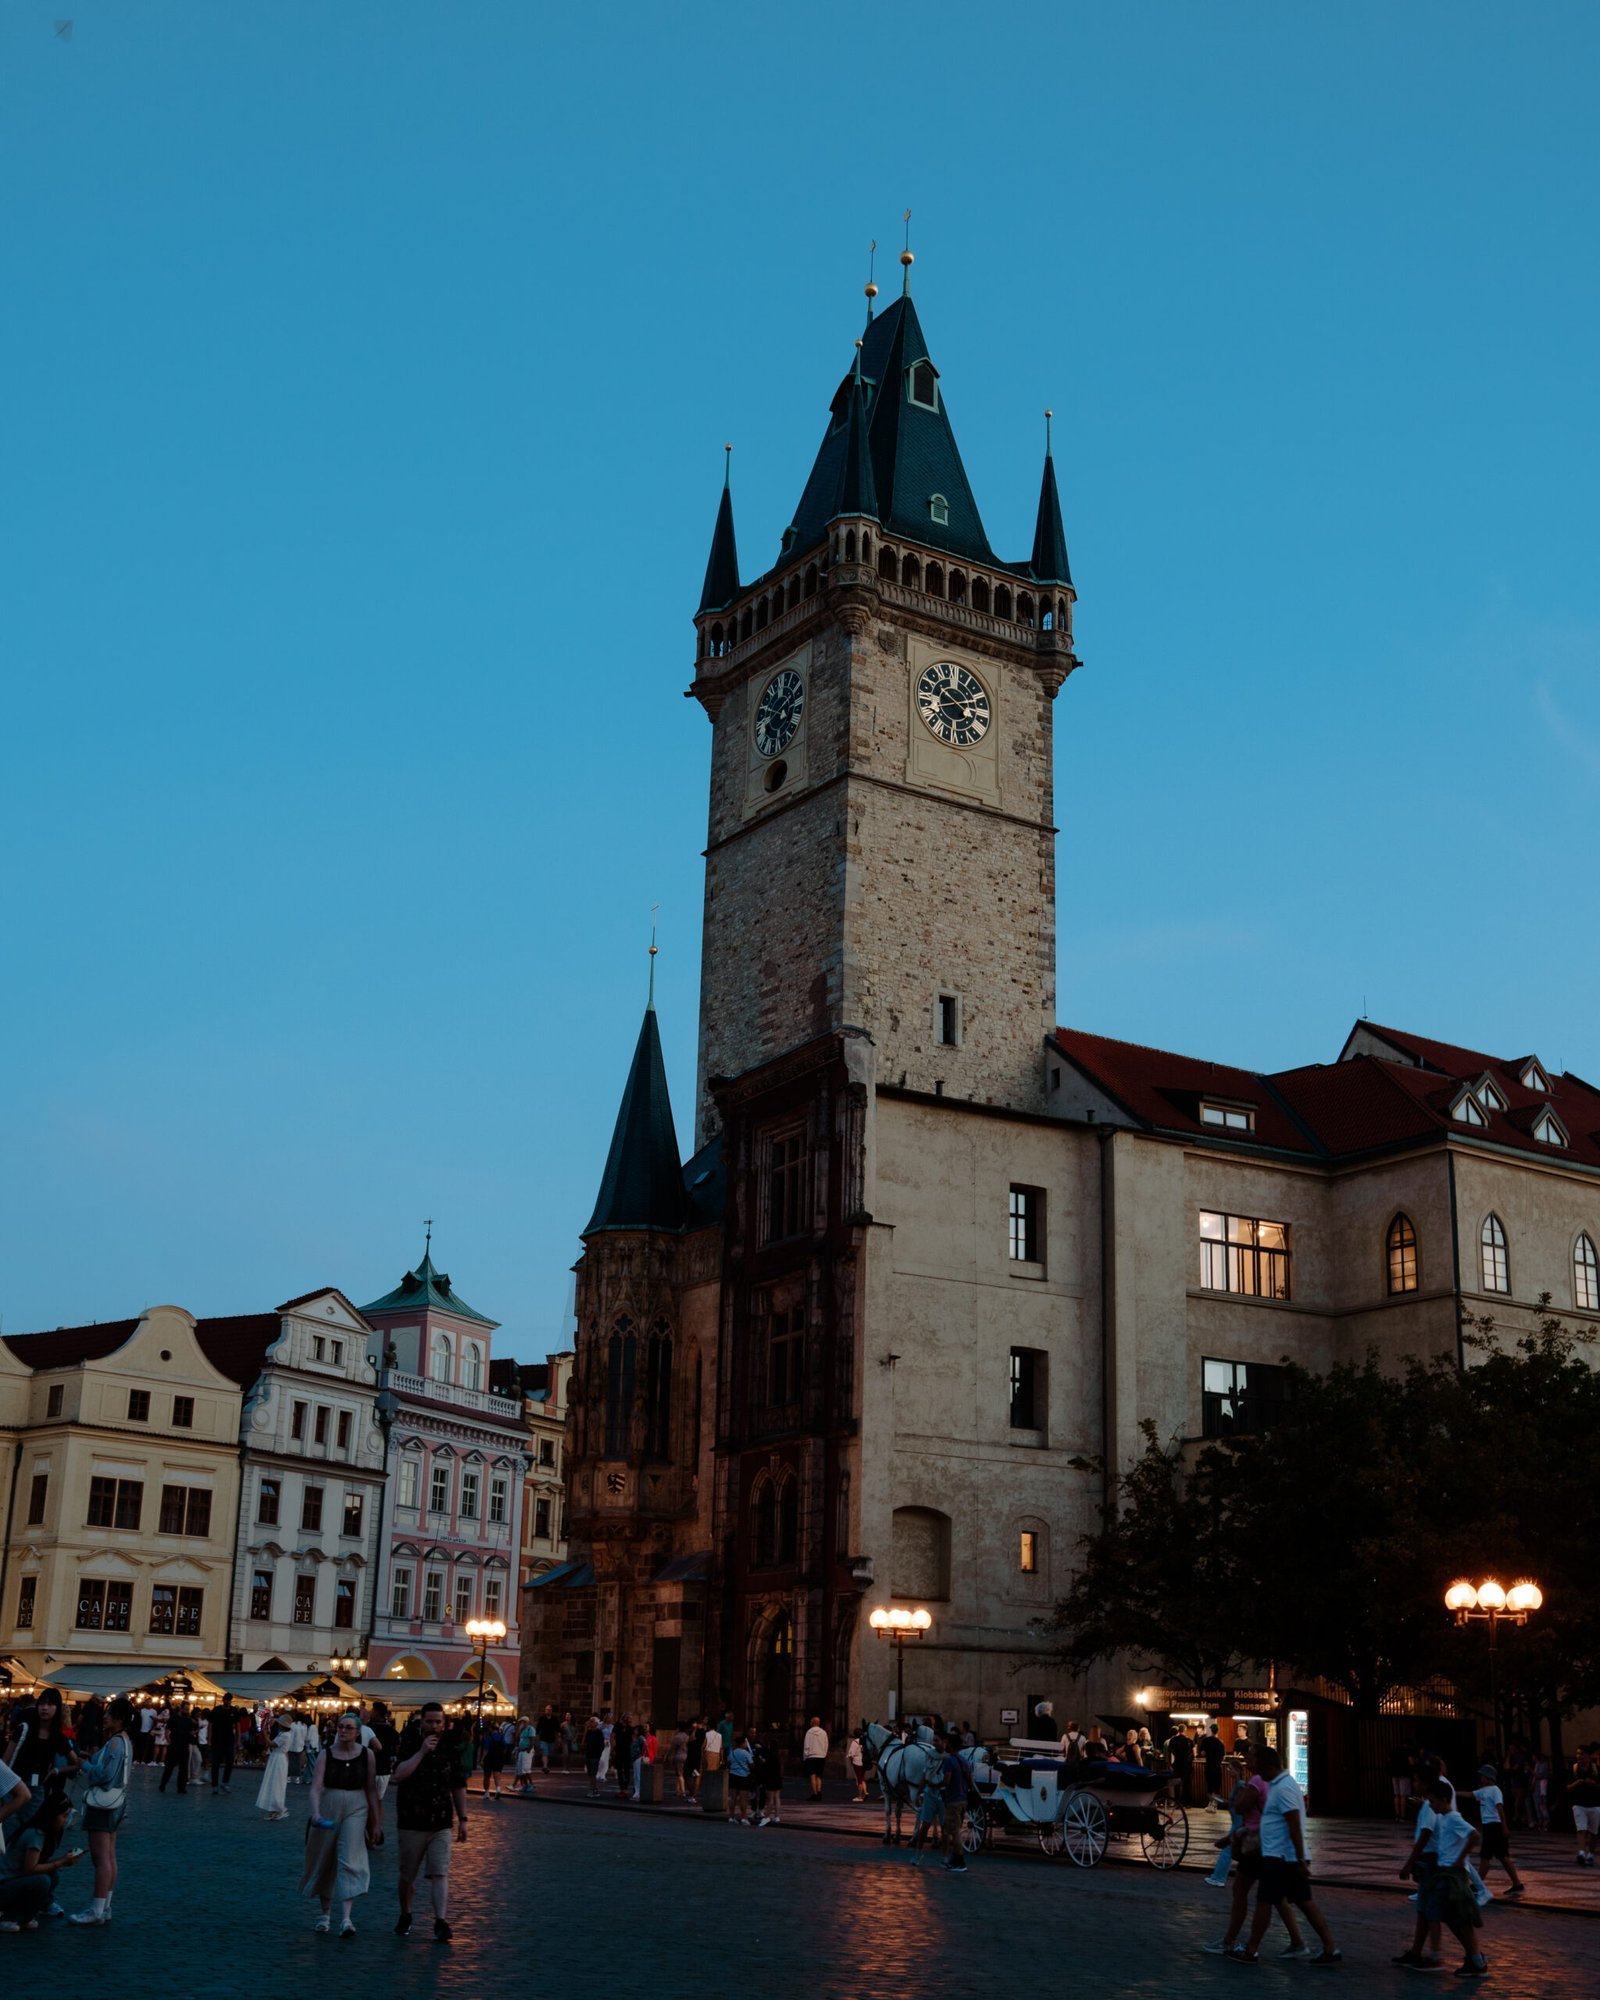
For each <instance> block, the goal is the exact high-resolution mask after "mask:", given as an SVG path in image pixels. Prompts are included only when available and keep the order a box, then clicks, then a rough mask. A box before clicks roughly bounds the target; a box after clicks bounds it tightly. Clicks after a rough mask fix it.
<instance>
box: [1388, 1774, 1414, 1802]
mask: <svg viewBox="0 0 1600 2000" xmlns="http://www.w3.org/2000/svg"><path fill="white" fill-rule="evenodd" d="M1389 1783H1390V1784H1391V1785H1393V1787H1394V1795H1395V1797H1396V1798H1397V1799H1409V1798H1410V1796H1411V1780H1410V1778H1409V1777H1405V1778H1391V1779H1390V1780H1389Z"/></svg>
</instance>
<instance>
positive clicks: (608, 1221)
mask: <svg viewBox="0 0 1600 2000" xmlns="http://www.w3.org/2000/svg"><path fill="white" fill-rule="evenodd" d="M654 964H655V961H654V960H653V959H652V961H651V968H652V973H653V971H654ZM687 1219H688V1203H687V1201H686V1199H685V1195H684V1186H683V1165H682V1162H681V1161H680V1159H679V1157H678V1135H677V1131H676V1129H675V1127H674V1125H673V1122H672V1100H671V1098H670V1097H669V1096H668V1094H667V1067H666V1063H665V1062H664V1061H663V1059H662V1055H661V1034H660V1030H659V1029H658V1028H657V1026H656V1010H655V998H654V994H653V993H652V995H651V1002H650V1005H649V1006H647V1007H646V1008H645V1010H644V1022H643V1025H642V1026H641V1027H640V1029H639V1040H638V1043H637V1045H636V1047H635V1048H634V1051H633V1062H632V1065H631V1066H630V1068H629V1070H628V1081H627V1085H626V1087H625V1088H624V1090H623V1093H622V1104H621V1107H620V1109H619V1110H618V1112H617V1124H616V1130H615V1131H614V1132H613V1133H612V1135H611V1151H610V1152H609V1153H608V1154H607V1155H606V1170H605V1172H604V1174H603V1175H602V1176H601V1178H600V1193H599V1196H598V1197H597V1199H596V1201H595V1205H594V1214H593V1215H591V1216H590V1218H589V1221H588V1226H587V1227H586V1228H585V1229H584V1231H583V1234H584V1235H585V1236H593V1235H595V1234H596V1233H597V1231H599V1230H602V1229H650V1230H662V1231H670V1232H676V1231H678V1230H680V1229H682V1228H683V1226H684V1224H685V1222H686V1221H687Z"/></svg>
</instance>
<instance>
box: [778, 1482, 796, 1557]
mask: <svg viewBox="0 0 1600 2000" xmlns="http://www.w3.org/2000/svg"><path fill="white" fill-rule="evenodd" d="M799 1545H800V1482H799V1480H797V1479H786V1480H785V1481H784V1482H783V1484H782V1485H781V1486H780V1487H779V1488H778V1561H779V1563H780V1564H782V1563H792V1562H794V1561H795V1559H796V1551H797V1550H798V1548H799Z"/></svg>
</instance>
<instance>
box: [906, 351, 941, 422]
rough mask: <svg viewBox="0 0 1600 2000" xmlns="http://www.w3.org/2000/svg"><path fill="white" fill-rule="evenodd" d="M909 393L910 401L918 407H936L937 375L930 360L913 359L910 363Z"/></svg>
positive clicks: (934, 408)
mask: <svg viewBox="0 0 1600 2000" xmlns="http://www.w3.org/2000/svg"><path fill="white" fill-rule="evenodd" d="M910 394H911V400H912V402H913V403H915V404H916V405H917V406H918V408H919V409H923V410H936V409H938V407H939V377H938V375H937V373H936V372H935V370H934V366H933V363H932V362H931V361H915V362H913V363H912V365H911V382H910Z"/></svg>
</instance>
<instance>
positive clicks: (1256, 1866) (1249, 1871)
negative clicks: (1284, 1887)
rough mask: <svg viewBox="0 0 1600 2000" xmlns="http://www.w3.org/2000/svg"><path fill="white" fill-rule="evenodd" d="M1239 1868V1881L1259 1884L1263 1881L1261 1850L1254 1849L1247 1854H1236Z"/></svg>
mask: <svg viewBox="0 0 1600 2000" xmlns="http://www.w3.org/2000/svg"><path fill="white" fill-rule="evenodd" d="M1234 1858H1235V1860H1236V1861H1237V1863H1238V1868H1239V1880H1240V1881H1241V1882H1244V1883H1250V1882H1259V1881H1260V1879H1261V1849H1260V1848H1259V1847H1252V1848H1250V1849H1249V1850H1248V1851H1247V1852H1246V1853H1243V1854H1237V1853H1236V1854H1235V1857H1234Z"/></svg>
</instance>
